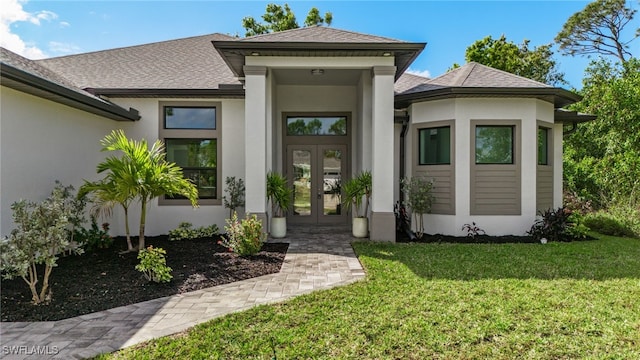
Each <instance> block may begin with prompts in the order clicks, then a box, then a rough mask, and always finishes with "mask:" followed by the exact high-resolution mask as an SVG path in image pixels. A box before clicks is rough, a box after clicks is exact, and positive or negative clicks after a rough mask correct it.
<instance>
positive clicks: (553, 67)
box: [453, 35, 565, 85]
mask: <svg viewBox="0 0 640 360" xmlns="http://www.w3.org/2000/svg"><path fill="white" fill-rule="evenodd" d="M465 60H466V61H467V62H477V63H480V64H483V65H487V66H490V67H492V68H495V69H499V70H503V71H507V72H510V73H512V74H516V75H519V76H523V77H526V78H528V79H533V80H536V81H539V82H542V83H545V84H551V85H554V84H561V83H565V80H564V74H562V73H560V72H559V71H558V67H557V64H556V61H555V60H553V51H551V44H546V45H540V46H537V47H534V48H533V49H530V48H529V40H526V39H525V40H524V41H523V42H522V44H521V45H517V44H515V43H513V42H511V41H507V38H506V37H505V36H504V35H502V36H501V37H500V38H499V39H497V40H496V39H493V38H492V37H491V36H487V37H485V38H484V39H482V40H478V41H476V42H474V43H473V44H471V45H470V46H469V47H468V48H467V50H466V52H465ZM457 67H459V65H457V64H454V65H453V68H457Z"/></svg>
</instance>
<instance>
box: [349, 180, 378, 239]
mask: <svg viewBox="0 0 640 360" xmlns="http://www.w3.org/2000/svg"><path fill="white" fill-rule="evenodd" d="M371 185H372V181H371V172H370V171H363V172H361V173H359V174H358V175H356V176H355V177H353V178H351V179H350V180H348V181H346V182H345V183H344V184H342V190H343V191H344V198H343V204H344V205H345V208H346V209H347V210H349V209H351V206H353V208H354V217H353V223H352V232H353V236H354V237H357V238H363V237H367V235H368V233H369V218H368V217H367V215H368V213H369V199H370V198H371ZM363 199H364V212H362V213H361V212H360V210H362V203H363Z"/></svg>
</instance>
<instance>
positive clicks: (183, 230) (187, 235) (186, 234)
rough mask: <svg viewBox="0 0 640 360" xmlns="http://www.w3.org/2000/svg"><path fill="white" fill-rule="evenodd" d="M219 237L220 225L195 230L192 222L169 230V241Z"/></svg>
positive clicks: (182, 223) (183, 223)
mask: <svg viewBox="0 0 640 360" xmlns="http://www.w3.org/2000/svg"><path fill="white" fill-rule="evenodd" d="M216 235H218V225H216V224H213V225H209V226H200V227H198V228H195V229H194V228H193V224H191V223H190V222H181V223H180V225H178V227H177V228H175V229H173V230H169V240H172V241H174V240H188V239H200V238H210V237H214V236H216Z"/></svg>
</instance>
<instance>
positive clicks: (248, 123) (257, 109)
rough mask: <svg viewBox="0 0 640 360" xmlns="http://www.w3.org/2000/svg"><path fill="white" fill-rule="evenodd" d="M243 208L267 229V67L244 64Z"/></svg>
mask: <svg viewBox="0 0 640 360" xmlns="http://www.w3.org/2000/svg"><path fill="white" fill-rule="evenodd" d="M244 74H245V105H244V109H245V110H244V114H245V115H244V116H245V120H244V121H245V135H244V136H245V155H244V156H245V159H244V167H245V176H246V179H245V189H246V196H245V209H246V211H247V212H249V213H251V214H255V215H257V216H258V218H260V219H261V220H262V224H263V228H265V229H266V226H267V224H266V180H267V178H266V172H267V81H266V77H267V68H266V67H265V66H245V67H244Z"/></svg>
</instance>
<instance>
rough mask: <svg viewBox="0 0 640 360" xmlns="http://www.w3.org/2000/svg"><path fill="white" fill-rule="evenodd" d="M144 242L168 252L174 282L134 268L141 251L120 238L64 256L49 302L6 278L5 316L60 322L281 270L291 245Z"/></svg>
mask: <svg viewBox="0 0 640 360" xmlns="http://www.w3.org/2000/svg"><path fill="white" fill-rule="evenodd" d="M132 240H133V241H134V244H136V243H137V239H132ZM146 245H147V246H149V245H153V246H154V247H161V248H163V249H165V250H166V251H167V255H166V258H167V265H168V266H169V267H171V268H172V269H173V271H172V275H173V279H172V280H171V282H169V283H166V284H157V283H151V282H149V281H147V279H145V278H144V276H143V275H142V273H140V272H139V271H137V270H135V266H136V265H137V264H138V263H139V260H138V259H137V252H133V253H124V254H121V253H120V252H121V251H123V250H126V242H125V240H124V239H123V238H117V239H116V241H115V244H114V246H112V247H111V248H110V249H105V250H99V251H96V252H91V253H85V254H83V255H71V256H66V257H62V258H60V259H59V260H58V266H57V267H56V268H54V270H53V272H52V274H51V278H50V279H49V283H50V284H52V291H53V298H52V301H51V302H50V303H49V304H48V305H38V306H34V305H32V304H31V292H30V290H29V286H28V285H27V284H26V283H25V282H24V280H22V279H21V278H16V279H13V280H5V279H3V280H2V281H1V283H0V289H1V293H2V294H1V298H2V306H1V309H0V310H1V320H2V321H54V320H61V319H66V318H70V317H74V316H79V315H84V314H89V313H92V312H96V311H102V310H107V309H111V308H114V307H118V306H123V305H130V304H134V303H137V302H141V301H146V300H151V299H155V298H159V297H164V296H169V295H175V294H180V293H184V292H189V291H194V290H199V289H203V288H207V287H211V286H216V285H222V284H227V283H231V282H234V281H239V280H244V279H249V278H253V277H258V276H262V275H266V274H272V273H277V272H279V271H280V268H281V266H282V262H283V261H284V257H285V255H286V252H287V248H288V246H289V245H288V244H285V243H266V244H264V246H263V248H262V250H261V251H260V252H259V253H258V254H257V255H255V256H248V257H240V256H238V255H236V254H233V253H231V252H229V250H228V249H227V248H225V247H223V246H221V245H218V244H217V239H211V238H209V239H195V240H181V241H169V240H168V238H167V237H166V236H159V237H147V238H146ZM38 285H40V284H38ZM38 288H39V286H38Z"/></svg>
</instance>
